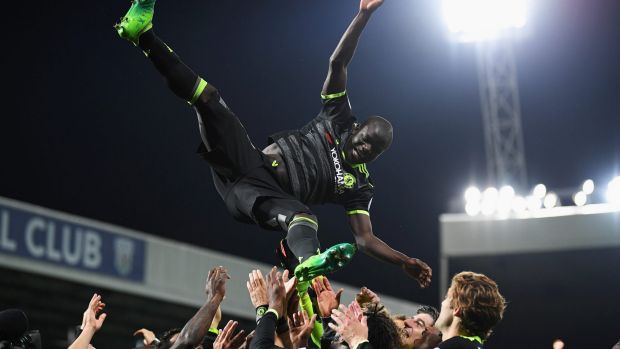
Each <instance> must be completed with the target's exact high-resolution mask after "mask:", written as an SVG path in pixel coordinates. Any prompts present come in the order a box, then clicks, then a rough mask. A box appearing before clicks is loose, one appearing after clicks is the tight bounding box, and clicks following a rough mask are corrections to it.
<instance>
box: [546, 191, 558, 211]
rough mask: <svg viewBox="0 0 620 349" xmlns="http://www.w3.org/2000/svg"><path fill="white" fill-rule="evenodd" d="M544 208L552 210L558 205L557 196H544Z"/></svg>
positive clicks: (553, 194) (552, 194) (551, 194)
mask: <svg viewBox="0 0 620 349" xmlns="http://www.w3.org/2000/svg"><path fill="white" fill-rule="evenodd" d="M543 204H544V205H545V208H553V207H555V205H557V204H558V196H557V195H556V194H555V193H549V194H547V195H545V200H544V201H543Z"/></svg>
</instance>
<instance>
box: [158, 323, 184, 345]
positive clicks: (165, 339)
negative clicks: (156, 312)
mask: <svg viewBox="0 0 620 349" xmlns="http://www.w3.org/2000/svg"><path fill="white" fill-rule="evenodd" d="M178 333H181V329H180V328H171V329H168V330H166V331H165V332H164V333H163V334H162V335H161V336H160V338H159V343H158V344H157V347H156V349H169V348H170V347H172V344H173V343H172V342H170V338H172V337H174V335H175V334H178Z"/></svg>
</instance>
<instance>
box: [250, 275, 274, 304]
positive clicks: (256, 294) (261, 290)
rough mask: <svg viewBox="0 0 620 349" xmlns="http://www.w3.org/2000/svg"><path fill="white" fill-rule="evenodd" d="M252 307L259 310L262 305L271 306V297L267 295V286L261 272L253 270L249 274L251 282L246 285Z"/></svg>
mask: <svg viewBox="0 0 620 349" xmlns="http://www.w3.org/2000/svg"><path fill="white" fill-rule="evenodd" d="M245 284H246V286H247V288H248V292H249V293H250V300H252V305H254V308H257V307H259V306H261V305H265V304H269V296H268V295H267V284H266V283H265V279H264V278H263V274H262V273H261V272H260V270H258V269H256V270H252V272H251V273H250V274H249V280H248V281H247V282H246V283H245Z"/></svg>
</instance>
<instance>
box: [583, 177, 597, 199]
mask: <svg viewBox="0 0 620 349" xmlns="http://www.w3.org/2000/svg"><path fill="white" fill-rule="evenodd" d="M581 191H582V192H583V193H584V194H586V195H590V194H592V193H593V192H594V181H593V180H591V179H588V180H586V181H585V182H583V185H582V186H581Z"/></svg>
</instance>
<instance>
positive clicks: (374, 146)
mask: <svg viewBox="0 0 620 349" xmlns="http://www.w3.org/2000/svg"><path fill="white" fill-rule="evenodd" d="M384 150H385V149H384V147H383V146H381V142H380V139H379V130H378V129H377V126H374V125H362V126H360V127H359V128H357V129H354V131H353V133H352V134H351V137H349V139H348V141H347V144H345V147H344V152H345V155H346V157H347V161H348V162H349V163H352V164H363V163H368V162H371V161H373V160H375V159H376V158H377V157H378V156H379V155H381V153H383V151H384Z"/></svg>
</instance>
